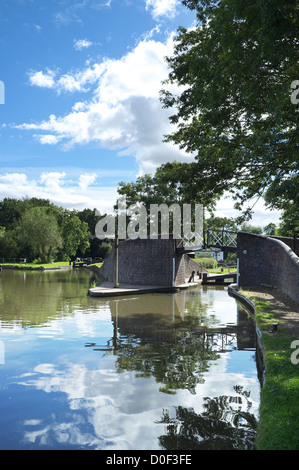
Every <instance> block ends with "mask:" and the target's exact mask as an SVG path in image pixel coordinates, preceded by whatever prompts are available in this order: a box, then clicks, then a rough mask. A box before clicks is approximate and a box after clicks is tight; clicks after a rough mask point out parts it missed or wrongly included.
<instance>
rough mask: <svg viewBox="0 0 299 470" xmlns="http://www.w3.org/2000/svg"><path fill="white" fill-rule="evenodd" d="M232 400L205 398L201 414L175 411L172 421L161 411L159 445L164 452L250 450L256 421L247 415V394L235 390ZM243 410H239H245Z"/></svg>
mask: <svg viewBox="0 0 299 470" xmlns="http://www.w3.org/2000/svg"><path fill="white" fill-rule="evenodd" d="M234 389H235V392H236V394H237V395H235V396H225V395H222V396H219V397H213V398H210V397H204V398H203V400H204V404H203V408H204V411H203V412H202V413H201V414H197V413H195V412H194V410H193V409H192V408H185V407H183V406H178V407H175V418H171V417H170V416H169V412H168V410H163V417H162V419H161V421H159V422H160V423H163V424H165V425H166V434H164V435H163V436H160V437H159V442H160V444H161V445H162V447H163V448H164V449H166V450H175V449H192V450H207V449H208V450H240V449H244V450H253V449H254V441H255V430H256V427H257V421H256V418H255V416H254V415H253V414H252V413H250V411H249V410H250V408H251V406H252V403H251V402H250V400H249V397H250V393H249V392H247V391H246V390H243V387H240V386H235V387H234ZM244 404H245V407H246V409H245V410H244V409H242V406H244Z"/></svg>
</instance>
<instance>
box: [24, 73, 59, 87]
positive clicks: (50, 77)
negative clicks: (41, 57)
mask: <svg viewBox="0 0 299 470" xmlns="http://www.w3.org/2000/svg"><path fill="white" fill-rule="evenodd" d="M54 78H55V72H54V71H53V70H49V69H47V71H46V72H42V71H39V72H30V73H29V81H30V84H31V85H34V86H38V87H42V88H54V86H55V80H54Z"/></svg>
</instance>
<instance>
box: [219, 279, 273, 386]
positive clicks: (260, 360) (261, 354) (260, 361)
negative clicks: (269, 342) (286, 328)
mask: <svg viewBox="0 0 299 470" xmlns="http://www.w3.org/2000/svg"><path fill="white" fill-rule="evenodd" d="M228 294H229V295H231V296H232V297H234V298H235V299H237V300H238V301H239V302H241V303H242V305H244V306H245V308H247V310H249V312H250V313H251V314H255V313H256V308H255V303H254V302H253V301H252V300H250V299H249V298H248V297H246V295H244V294H242V293H241V292H239V290H238V287H237V284H230V285H229V286H228ZM255 330H256V342H257V345H256V349H257V351H256V354H257V367H258V377H259V381H260V383H261V386H262V387H263V386H264V384H265V375H266V368H265V346H264V345H263V343H262V331H261V330H260V328H259V327H258V325H257V322H255Z"/></svg>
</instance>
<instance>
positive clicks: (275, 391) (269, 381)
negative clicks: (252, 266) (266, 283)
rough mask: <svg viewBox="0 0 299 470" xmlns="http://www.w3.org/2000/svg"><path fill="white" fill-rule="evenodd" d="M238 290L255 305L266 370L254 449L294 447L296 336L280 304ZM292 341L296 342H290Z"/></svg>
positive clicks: (298, 378) (298, 400) (298, 436)
mask: <svg viewBox="0 0 299 470" xmlns="http://www.w3.org/2000/svg"><path fill="white" fill-rule="evenodd" d="M241 293H243V294H244V295H246V296H247V297H248V298H249V299H250V300H252V301H253V302H254V304H255V308H256V313H255V319H256V322H257V325H258V327H259V329H260V331H261V332H262V336H261V342H262V344H263V346H264V362H265V372H266V373H265V383H264V386H263V388H262V390H261V404H260V419H259V425H258V435H257V441H256V445H257V449H258V450H298V449H299V341H298V340H299V335H298V334H296V332H295V331H294V329H293V331H292V329H291V328H289V327H288V324H287V319H285V318H286V316H285V315H283V306H282V305H281V304H279V303H277V302H273V301H271V302H269V301H267V300H266V301H264V300H261V299H260V297H257V296H256V295H254V293H252V292H247V291H246V292H244V291H241ZM285 310H286V309H285ZM283 318H284V319H283ZM276 322H278V330H277V333H272V332H271V331H272V329H273V328H272V324H273V323H276ZM296 340H297V341H298V343H297V344H296V343H293V342H294V341H296ZM296 350H298V354H297V353H296ZM297 358H298V359H297ZM297 362H298V364H297Z"/></svg>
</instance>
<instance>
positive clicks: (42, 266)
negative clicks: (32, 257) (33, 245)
mask: <svg viewBox="0 0 299 470" xmlns="http://www.w3.org/2000/svg"><path fill="white" fill-rule="evenodd" d="M68 265H69V263H68V261H59V262H56V263H44V264H36V263H0V266H4V267H5V266H13V267H14V268H18V269H53V268H60V267H63V266H68Z"/></svg>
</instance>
